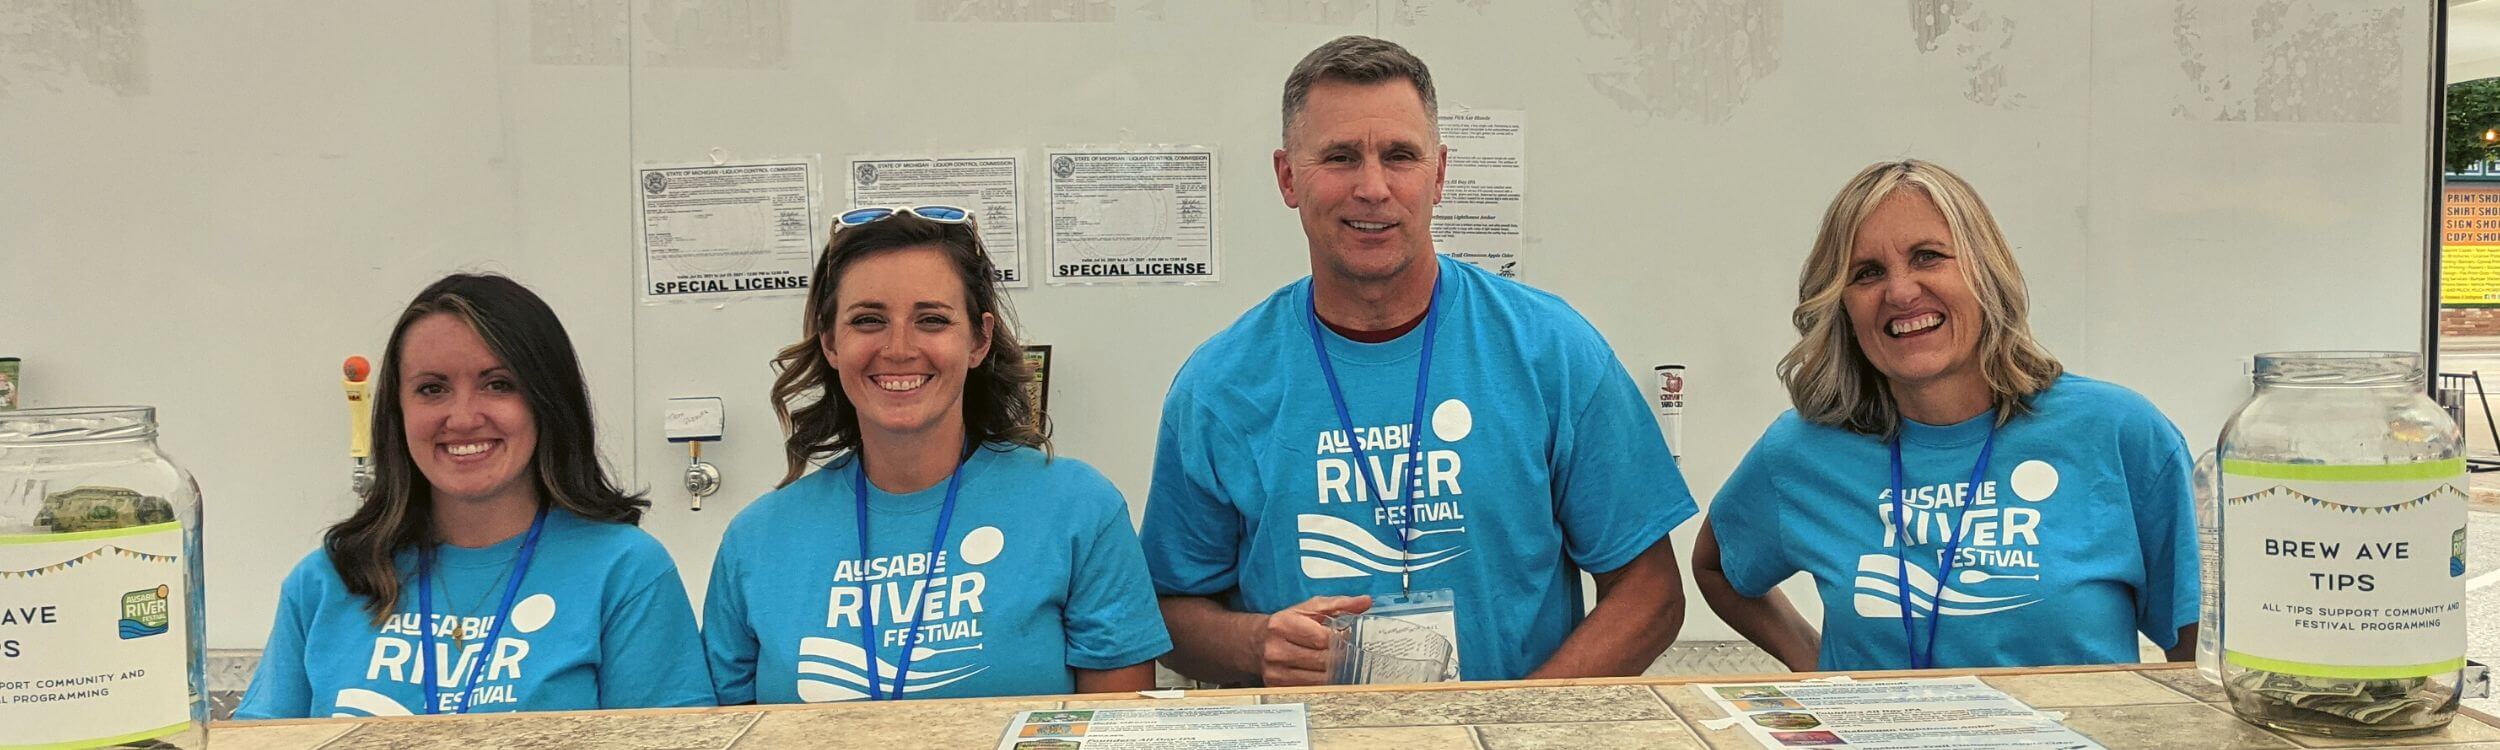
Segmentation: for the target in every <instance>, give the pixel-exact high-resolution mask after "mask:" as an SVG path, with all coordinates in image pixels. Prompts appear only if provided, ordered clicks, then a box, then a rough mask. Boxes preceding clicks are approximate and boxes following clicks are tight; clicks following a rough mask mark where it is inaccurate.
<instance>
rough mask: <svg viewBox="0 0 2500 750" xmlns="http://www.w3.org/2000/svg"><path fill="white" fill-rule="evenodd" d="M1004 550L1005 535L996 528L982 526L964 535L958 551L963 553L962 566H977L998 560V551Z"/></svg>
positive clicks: (1005, 545) (1005, 544)
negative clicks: (961, 545) (961, 546)
mask: <svg viewBox="0 0 2500 750" xmlns="http://www.w3.org/2000/svg"><path fill="white" fill-rule="evenodd" d="M1006 548H1007V535H1006V534H1003V533H999V531H998V527H996V526H983V527H981V528H977V529H973V530H972V531H971V532H970V533H967V534H964V543H963V548H962V549H961V550H958V551H959V552H961V553H963V558H964V564H966V565H979V564H982V563H985V562H989V561H991V560H996V559H998V552H999V550H1003V549H1006Z"/></svg>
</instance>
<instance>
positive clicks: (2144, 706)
mask: <svg viewBox="0 0 2500 750" xmlns="http://www.w3.org/2000/svg"><path fill="white" fill-rule="evenodd" d="M1965 674H1976V675H1979V676H1981V678H1982V679H1984V680H1985V681H1987V682H1988V683H1989V684H1991V685H1994V686H1996V688H1997V689H1999V690H2003V691H2005V692H2006V693H2007V694H2010V695H2012V696H2014V697H2015V698H2017V699H2020V700H2022V701H2024V702H2026V703H2029V704H2031V705H2032V707H2034V708H2039V709H2043V710H2051V711H2060V712H2063V713H2065V715H2066V725H2067V726H2069V727H2072V728H2074V729H2075V730H2076V731H2079V732H2082V733H2083V734H2084V735H2086V736H2089V737H2091V738H2093V739H2095V740H2098V741H2100V742H2101V744H2103V745H2107V746H2109V747H2111V748H2113V749H2123V748H2197V749H2199V750H2204V749H2208V748H2210V749H2214V750H2221V749H2225V748H2298V747H2336V748H2353V747H2371V748H2378V747H2405V748H2426V747H2427V748H2445V749H2447V750H2466V749H2471V750H2500V720H2495V719H2493V717H2490V716H2487V715H2483V714H2481V713H2479V712H2474V711H2465V712H2460V713H2459V714H2458V715H2457V719H2456V721H2455V723H2453V724H2450V725H2449V726H2448V728H2447V729H2446V730H2443V731H2442V732H2440V733H2438V734H2433V735H2426V736H2421V737H2408V738H2402V739H2397V740H2371V741H2356V740H2336V739H2328V738H2322V737H2295V736H2286V735H2280V734H2276V733H2274V732H2270V731H2267V730H2264V729H2260V728H2258V727H2256V726H2254V725H2251V724H2247V723H2245V722H2241V721H2240V720H2239V719H2237V718H2235V717H2233V716H2232V715H2231V713H2230V710H2229V709H2227V708H2224V707H2222V706H2221V705H2220V702H2221V701H2222V690H2221V688H2218V687H2214V686H2212V685H2209V684H2207V683H2205V682H2204V680H2203V679H2201V678H2199V677H2197V676H2196V670H2195V669H2194V668H2193V667H2192V666H2191V665H2185V664H2143V665H2136V664H2126V665H2111V666H2103V667H2055V668H2036V669H1992V670H1931V671H1927V672H1884V673H1864V674H1859V675H1857V676H1858V677H1859V678H1861V679H1879V678H1883V677H1938V676H1954V675H1965ZM1812 676H1817V675H1810V674H1783V675H1754V676H1746V675H1683V676H1675V677H1617V678H1600V679H1582V680H1539V681H1520V682H1467V683H1444V684H1436V685H1422V686H1382V687H1370V686H1343V687H1322V688H1267V689H1255V690H1203V691H1192V692H1191V693H1190V694H1189V696H1188V697H1186V698H1180V699H1172V700H1153V699H1147V698H1140V697H1135V696H1128V697H1110V698H1107V697H1106V696H1100V695H1094V696H1035V697H1028V698H1006V699H970V700H932V701H906V702H902V703H877V704H859V703H845V704H817V705H797V706H739V707H734V708H699V709H650V710H637V711H579V712H564V713H540V714H488V715H480V716H428V717H410V718H387V719H322V720H300V721H260V722H223V723H219V724H217V725H215V726H214V727H213V728H212V729H211V731H210V735H209V741H210V745H211V746H212V747H214V748H216V750H316V749H317V750H363V749H366V748H420V747H457V748H461V749H462V750H500V749H502V748H513V749H515V750H519V749H521V748H531V749H539V748H624V749H628V750H729V749H731V748H735V749H736V750H755V749H756V748H793V747H804V748H871V749H873V750H898V749H900V748H921V747H944V748H982V749H986V748H991V747H995V746H996V745H997V742H998V737H999V733H1000V732H1001V731H1004V730H1005V729H1006V727H1007V722H1008V720H1009V719H1010V718H1012V717H1013V716H1014V715H1015V713H1016V712H1017V711H1023V710H1028V709H1053V708H1101V707H1121V708H1137V707H1145V706H1147V705H1149V704H1152V705H1162V706H1174V705H1252V704H1259V703H1301V704H1305V705H1306V706H1307V710H1308V712H1309V716H1310V724H1311V746H1312V747H1314V748H1395V749H1396V750H1441V749H1442V748H1451V749H1453V750H1508V749H1510V748H1561V747H1609V748H1610V747H1644V748H1714V749H1717V750H1738V749H1740V748H1741V749H1750V748H1753V747H1754V745H1753V741H1752V740H1750V739H1748V738H1746V737H1745V735H1744V730H1742V729H1738V728H1734V727H1730V728H1728V729H1723V730H1716V731H1713V730H1709V729H1706V728H1704V727H1702V726H1701V725H1700V723H1699V722H1701V721H1702V720H1706V719H1715V718H1722V717H1723V714H1721V713H1720V712H1719V710H1718V709H1717V708H1716V707H1715V706H1714V705H1713V704H1711V703H1710V702H1709V701H1708V700H1705V699H1703V698H1702V697H1701V696H1700V695H1699V694H1698V693H1697V691H1694V690H1692V689H1690V688H1687V687H1684V686H1685V685H1688V684H1691V683H1697V682H1742V681H1748V680H1778V681H1786V680H1795V679H1802V678H1804V677H1812Z"/></svg>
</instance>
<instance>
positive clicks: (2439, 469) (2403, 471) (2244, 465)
mask: <svg viewBox="0 0 2500 750" xmlns="http://www.w3.org/2000/svg"><path fill="white" fill-rule="evenodd" d="M2222 471H2223V473H2226V474H2240V475H2243V476H2251V477H2264V478H2267V479H2291V480H2297V481H2310V482H2406V481H2419V480H2424V479H2449V478H2453V477H2461V476H2464V474H2465V459H2463V458H2450V459H2443V460H2439V461H2422V462H2418V463H2405V464H2283V463H2271V462H2266V461H2243V460H2239V459H2223V461H2222Z"/></svg>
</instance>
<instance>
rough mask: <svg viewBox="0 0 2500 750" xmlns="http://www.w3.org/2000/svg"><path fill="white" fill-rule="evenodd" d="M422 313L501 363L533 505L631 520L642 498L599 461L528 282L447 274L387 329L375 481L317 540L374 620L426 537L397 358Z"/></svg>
mask: <svg viewBox="0 0 2500 750" xmlns="http://www.w3.org/2000/svg"><path fill="white" fill-rule="evenodd" d="M430 315H450V316H452V317H455V318H459V319H460V320H461V321H463V322H466V323H468V324H469V327H470V328H471V329H474V330H476V331H477V335H478V338H481V339H484V340H485V341H486V348H487V349H488V350H490V351H493V352H494V353H495V358H497V359H501V360H503V363H504V366H505V367H507V368H510V369H511V371H512V377H513V380H514V381H516V383H517V384H518V385H519V387H520V389H521V397H522V400H523V402H525V403H527V404H528V405H529V410H530V416H531V418H532V420H533V421H535V422H537V424H538V448H537V450H536V451H535V452H533V453H532V454H530V471H531V473H532V474H534V475H536V476H537V479H538V497H539V502H540V503H542V504H548V503H552V504H554V505H555V506H556V507H560V508H563V509H565V510H568V511H572V512H573V513H574V514H576V515H579V516H582V517H584V518H591V519H597V520H601V521H615V522H617V523H627V524H639V523H641V522H642V509H643V508H644V507H647V506H649V505H650V504H651V503H650V501H647V500H644V499H642V497H641V496H640V495H638V494H632V493H627V492H625V491H624V490H622V489H619V488H618V487H617V485H616V483H615V482H612V481H609V479H608V474H607V470H606V469H605V468H604V467H602V466H600V464H599V453H598V447H597V446H598V442H597V440H596V439H595V438H594V436H593V435H592V433H591V424H590V392H589V387H588V386H587V385H585V384H584V382H583V380H582V366H581V360H580V358H578V357H576V356H574V354H573V340H572V338H571V337H569V336H566V335H565V333H564V323H563V322H562V321H559V320H557V319H556V312H555V310H552V309H549V308H548V307H547V303H546V302H545V301H543V300H540V299H539V298H538V295H536V294H533V293H531V292H530V290H529V289H528V288H527V287H523V286H521V285H520V283H518V282H515V281H513V280H511V279H508V278H504V277H502V276H490V275H472V274H453V275H450V276H445V277H443V279H442V280H441V281H436V282H434V283H433V284H431V285H428V286H427V287H426V288H425V291H421V292H418V293H417V298H416V299H415V300H412V301H410V302H409V303H408V309H406V310H404V311H401V312H400V314H399V323H398V324H397V325H394V326H392V327H391V341H390V345H389V347H388V348H386V349H384V350H383V353H382V366H381V368H380V369H379V371H378V372H377V373H376V379H375V382H374V384H373V385H374V388H373V461H374V464H373V485H372V487H370V488H369V489H366V490H365V494H364V497H363V502H362V504H360V505H358V506H357V508H356V513H355V515H351V516H348V517H347V520H345V521H340V522H339V523H338V525H336V526H332V527H330V530H329V532H328V533H326V534H324V535H323V538H322V547H323V548H324V549H327V550H328V551H329V553H330V564H331V565H332V566H333V567H335V568H337V570H338V574H339V580H340V582H342V583H345V584H346V585H347V590H348V592H349V593H353V594H356V595H358V596H362V597H364V598H365V609H366V610H367V611H369V612H371V613H373V617H374V620H375V621H376V622H379V621H381V620H382V619H383V618H385V617H388V616H389V615H390V613H391V612H392V611H393V610H395V609H397V608H398V606H399V594H400V582H399V570H398V567H397V565H396V564H395V563H394V561H393V558H394V557H395V556H396V555H398V554H399V551H400V550H403V549H408V548H411V547H414V546H417V545H421V544H431V543H433V541H434V536H435V534H434V513H433V508H434V487H433V485H432V484H429V483H427V482H426V479H425V474H424V473H423V472H420V471H418V470H417V466H416V463H415V462H414V461H413V460H411V459H410V458H409V457H408V433H407V420H406V418H405V417H404V416H402V415H401V414H400V405H399V388H400V378H399V361H400V355H401V353H402V350H401V346H403V345H404V343H405V340H406V338H407V335H408V329H409V327H410V326H413V325H415V324H416V322H417V321H418V320H421V319H424V318H425V317H427V316H430Z"/></svg>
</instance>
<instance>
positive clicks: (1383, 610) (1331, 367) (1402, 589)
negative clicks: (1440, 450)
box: [1307, 276, 1459, 680]
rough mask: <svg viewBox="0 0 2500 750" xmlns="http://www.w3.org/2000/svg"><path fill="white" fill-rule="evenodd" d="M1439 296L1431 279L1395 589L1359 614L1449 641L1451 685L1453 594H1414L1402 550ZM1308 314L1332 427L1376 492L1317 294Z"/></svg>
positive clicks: (1454, 672) (1409, 537)
mask: <svg viewBox="0 0 2500 750" xmlns="http://www.w3.org/2000/svg"><path fill="white" fill-rule="evenodd" d="M1440 297H1441V280H1440V278H1439V277H1437V276H1436V277H1434V278H1433V281H1432V297H1431V298H1429V299H1427V300H1426V301H1425V303H1424V323H1423V333H1424V342H1423V351H1422V352H1421V356H1420V357H1419V358H1420V359H1422V360H1423V361H1422V363H1420V364H1418V365H1416V367H1415V412H1414V417H1413V418H1412V420H1411V421H1409V422H1408V423H1407V425H1408V432H1407V441H1406V442H1407V444H1406V463H1405V466H1404V468H1403V469H1402V470H1401V473H1400V476H1399V477H1398V479H1399V480H1400V481H1399V482H1398V489H1397V493H1398V501H1399V505H1400V506H1402V508H1403V511H1402V512H1401V514H1400V515H1399V516H1398V534H1397V537H1398V590H1397V592H1396V593H1388V594H1374V595H1372V607H1371V609H1370V610H1368V611H1366V612H1365V613H1364V614H1367V615H1371V616H1375V617H1386V618H1390V619H1394V620H1402V621H1405V622H1408V623H1412V624H1415V625H1418V626H1421V627H1424V628H1426V629H1429V630H1431V631H1432V632H1433V633H1434V634H1436V635H1439V636H1441V637H1442V638H1445V639H1448V640H1449V642H1450V663H1449V667H1448V668H1447V669H1446V670H1445V672H1446V674H1445V675H1444V677H1445V679H1451V680H1455V679H1458V657H1459V649H1458V592H1457V591H1454V590H1452V589H1449V588H1446V587H1444V588H1436V589H1426V590H1422V591H1417V590H1415V586H1414V571H1413V570H1412V569H1411V568H1410V567H1409V566H1410V565H1411V564H1412V562H1411V558H1410V554H1411V553H1410V552H1409V550H1408V549H1407V547H1408V544H1409V543H1410V542H1411V541H1413V539H1414V537H1415V534H1414V525H1415V513H1414V511H1415V494H1416V490H1415V485H1416V481H1415V480H1416V479H1417V478H1418V477H1420V476H1422V473H1423V469H1422V462H1421V459H1422V458H1423V444H1424V439H1423V434H1424V403H1425V401H1426V399H1425V395H1426V394H1427V388H1428V386H1429V385H1430V384H1431V382H1432V342H1433V338H1434V337H1435V334H1436V333H1438V332H1439V330H1440V324H1441V318H1440V315H1438V314H1437V310H1436V308H1438V307H1439V306H1440ZM1307 314H1308V316H1309V318H1310V320H1309V321H1308V322H1309V324H1310V332H1311V348H1312V349H1313V350H1314V351H1316V352H1317V353H1318V354H1319V369H1320V375H1321V376H1322V377H1323V378H1325V382H1326V383H1327V384H1328V398H1329V401H1330V403H1331V405H1333V406H1335V407H1336V411H1337V424H1338V426H1339V427H1341V428H1343V429H1344V430H1345V434H1346V447H1347V448H1349V449H1351V450H1352V451H1353V453H1354V470H1355V473H1356V476H1357V477H1358V478H1359V481H1361V482H1362V483H1363V484H1364V486H1365V487H1369V488H1372V489H1378V488H1380V487H1381V486H1382V485H1381V484H1380V483H1379V482H1378V481H1375V480H1374V478H1373V476H1372V473H1371V461H1370V457H1369V456H1367V455H1366V454H1365V451H1364V450H1363V447H1362V441H1361V440H1359V439H1358V438H1357V437H1356V434H1355V431H1354V417H1353V415H1352V413H1351V412H1349V411H1348V410H1347V409H1346V401H1345V390H1344V389H1343V388H1342V387H1340V386H1338V385H1337V367H1336V365H1335V363H1333V362H1332V361H1331V360H1330V359H1329V356H1328V344H1327V342H1326V341H1325V340H1324V339H1323V337H1322V336H1321V334H1320V325H1321V324H1320V321H1319V296H1318V291H1317V290H1313V292H1312V297H1311V306H1310V308H1309V309H1308V310H1307ZM1372 502H1374V503H1376V504H1380V505H1387V504H1388V499H1387V498H1385V497H1381V496H1379V495H1374V496H1373V497H1372Z"/></svg>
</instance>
